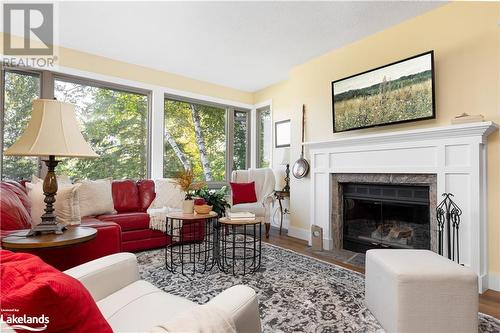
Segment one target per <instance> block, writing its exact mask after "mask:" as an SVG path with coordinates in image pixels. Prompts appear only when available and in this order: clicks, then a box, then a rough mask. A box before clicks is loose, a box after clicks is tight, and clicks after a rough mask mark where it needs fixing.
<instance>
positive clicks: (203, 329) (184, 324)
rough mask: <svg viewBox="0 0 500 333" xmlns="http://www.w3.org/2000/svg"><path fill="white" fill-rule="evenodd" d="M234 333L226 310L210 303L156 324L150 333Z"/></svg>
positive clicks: (234, 329)
mask: <svg viewBox="0 0 500 333" xmlns="http://www.w3.org/2000/svg"><path fill="white" fill-rule="evenodd" d="M165 332H169V333H181V332H182V333H236V326H235V324H234V321H233V319H232V318H231V316H230V315H228V314H227V313H226V312H224V311H222V310H221V309H219V308H217V307H215V306H213V305H210V304H204V305H199V306H195V307H193V308H191V309H189V310H187V311H186V312H184V313H183V314H181V315H180V316H178V317H176V318H175V319H174V320H172V321H171V322H167V323H165V324H162V325H158V326H156V327H155V328H153V330H152V331H151V333H165Z"/></svg>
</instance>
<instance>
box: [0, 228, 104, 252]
mask: <svg viewBox="0 0 500 333" xmlns="http://www.w3.org/2000/svg"><path fill="white" fill-rule="evenodd" d="M29 231H30V229H23V230H19V231H16V232H13V233H11V234H9V235H8V236H6V237H4V238H2V248H4V249H7V250H11V251H19V250H23V249H44V248H54V247H63V246H70V245H75V244H80V243H84V242H88V241H89V240H91V239H94V238H95V236H96V235H97V230H96V229H94V228H90V227H68V229H67V230H65V231H64V232H63V233H62V234H60V235H57V234H42V235H36V236H30V237H26V235H27V234H28V232H29Z"/></svg>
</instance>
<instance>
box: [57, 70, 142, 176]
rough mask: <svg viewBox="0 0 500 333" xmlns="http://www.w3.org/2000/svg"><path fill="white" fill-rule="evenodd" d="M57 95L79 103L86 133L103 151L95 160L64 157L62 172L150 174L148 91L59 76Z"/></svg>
mask: <svg viewBox="0 0 500 333" xmlns="http://www.w3.org/2000/svg"><path fill="white" fill-rule="evenodd" d="M54 96H55V98H56V99H57V100H60V101H64V102H69V103H72V104H74V105H75V106H76V115H77V119H78V120H79V122H80V127H81V129H82V133H83V136H84V137H85V139H86V140H87V142H88V143H89V144H90V146H91V147H92V148H93V149H94V150H95V152H96V153H97V154H99V157H98V158H95V159H76V158H66V159H63V161H62V162H61V163H60V164H59V165H58V167H57V169H58V173H66V174H68V175H69V176H70V177H72V178H75V179H98V178H105V177H112V178H113V179H121V178H135V179H140V178H146V177H147V150H148V149H147V146H148V127H147V119H148V96H147V95H146V94H141V93H136V92H129V91H124V90H120V89H114V88H108V87H106V86H102V85H100V84H98V83H94V82H90V83H88V82H83V83H82V82H81V81H79V80H72V79H68V78H59V77H58V78H56V79H55V80H54Z"/></svg>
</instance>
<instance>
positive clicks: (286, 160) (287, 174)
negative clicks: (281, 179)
mask: <svg viewBox="0 0 500 333" xmlns="http://www.w3.org/2000/svg"><path fill="white" fill-rule="evenodd" d="M281 165H286V169H285V187H283V191H284V192H290V148H284V149H283V158H282V160H281Z"/></svg>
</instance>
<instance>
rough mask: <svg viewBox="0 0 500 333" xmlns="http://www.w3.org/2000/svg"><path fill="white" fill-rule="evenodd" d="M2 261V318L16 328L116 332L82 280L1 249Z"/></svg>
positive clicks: (22, 255)
mask: <svg viewBox="0 0 500 333" xmlns="http://www.w3.org/2000/svg"><path fill="white" fill-rule="evenodd" d="M0 262H1V277H2V279H1V285H2V288H1V299H2V309H1V311H2V312H1V315H2V318H3V320H4V321H5V322H6V323H7V324H9V326H11V327H12V328H13V329H19V330H23V329H24V330H26V329H28V330H29V328H39V329H40V330H41V328H43V327H46V328H45V329H44V330H43V331H44V332H61V333H63V332H82V333H84V332H85V333H86V332H106V333H107V332H113V330H112V329H111V327H110V326H109V324H108V322H107V321H106V319H104V317H103V316H102V314H101V312H100V311H99V308H98V307H97V305H96V303H95V302H94V300H93V299H92V296H91V295H90V293H89V292H88V291H87V289H85V287H84V286H83V285H82V284H81V283H80V281H78V280H76V279H74V278H72V277H70V276H69V275H66V274H64V273H62V272H60V271H58V270H57V269H55V268H54V267H52V266H50V265H48V264H46V263H45V262H43V261H42V260H41V259H40V258H38V257H36V256H34V255H31V254H27V253H13V252H10V251H6V250H0ZM16 325H21V326H16ZM23 326H24V328H23ZM26 327H29V328H26Z"/></svg>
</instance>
